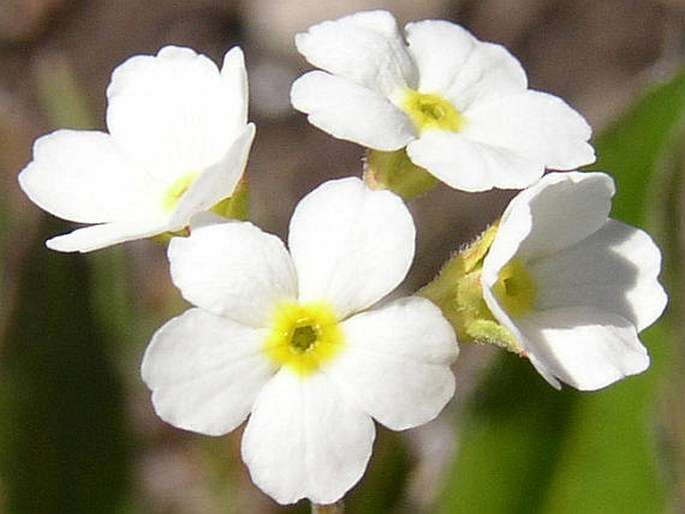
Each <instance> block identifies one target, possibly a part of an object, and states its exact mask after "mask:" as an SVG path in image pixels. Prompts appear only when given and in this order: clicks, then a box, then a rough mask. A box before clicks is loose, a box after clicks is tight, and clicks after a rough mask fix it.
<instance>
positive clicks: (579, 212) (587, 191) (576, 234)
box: [480, 172, 667, 390]
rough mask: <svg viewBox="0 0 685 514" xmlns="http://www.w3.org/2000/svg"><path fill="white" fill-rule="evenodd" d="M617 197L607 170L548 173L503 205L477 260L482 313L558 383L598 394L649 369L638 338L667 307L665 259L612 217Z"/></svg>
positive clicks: (643, 236)
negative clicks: (663, 277) (663, 280)
mask: <svg viewBox="0 0 685 514" xmlns="http://www.w3.org/2000/svg"><path fill="white" fill-rule="evenodd" d="M613 194H614V184H613V181H612V179H611V178H610V177H609V176H608V175H606V174H604V173H579V172H571V173H551V174H549V175H546V176H545V177H544V178H543V179H542V180H541V181H540V182H539V183H537V184H535V185H534V186H532V187H530V188H529V189H527V190H525V191H523V192H521V193H520V194H519V195H518V196H516V197H515V198H514V199H513V200H512V202H511V203H510V204H509V206H508V207H507V209H506V210H505V212H504V215H503V216H502V219H501V222H500V224H499V228H498V229H497V232H496V235H495V237H494V241H493V242H492V246H490V248H489V251H488V253H487V255H486V256H485V258H484V260H483V267H482V272H481V279H480V280H481V284H482V287H483V297H484V299H485V302H486V304H487V307H488V308H489V310H490V312H491V313H492V315H493V316H494V318H495V319H496V320H497V322H499V323H500V324H501V325H502V326H503V327H504V328H505V329H507V330H508V332H509V333H510V334H511V335H512V336H513V341H515V345H517V346H518V348H515V350H516V351H519V352H521V353H522V354H524V355H526V356H527V357H528V358H529V359H530V361H531V363H532V364H533V366H535V368H536V369H537V370H538V372H539V373H540V374H541V375H542V376H543V377H544V378H545V379H546V380H547V381H548V382H549V383H550V384H552V385H553V386H555V387H559V380H561V381H563V382H566V383H567V384H570V385H572V386H573V387H576V388H577V389H581V390H595V389H599V388H602V387H604V386H607V385H609V384H611V383H613V382H615V381H617V380H620V379H622V378H623V377H626V376H629V375H634V374H637V373H641V372H642V371H644V370H645V369H647V367H648V366H649V356H648V354H647V350H646V349H645V348H644V346H643V345H642V344H641V342H640V340H639V338H638V332H640V331H641V330H643V329H644V328H646V327H648V326H649V325H651V324H652V323H653V322H654V321H656V319H657V318H659V316H660V315H661V313H662V312H663V310H664V308H665V306H666V303H667V297H666V293H665V292H664V290H663V288H662V287H661V285H660V284H659V282H658V280H657V277H658V275H659V272H660V269H661V254H660V252H659V249H658V248H657V246H656V245H655V244H654V242H653V241H652V239H651V238H650V237H649V236H648V235H647V234H646V233H645V232H643V231H642V230H639V229H637V228H634V227H631V226H629V225H626V224H624V223H622V222H620V221H617V220H614V219H611V218H609V217H608V216H609V211H610V209H611V197H612V196H613Z"/></svg>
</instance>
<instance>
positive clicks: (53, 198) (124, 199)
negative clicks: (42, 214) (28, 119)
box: [19, 130, 162, 223]
mask: <svg viewBox="0 0 685 514" xmlns="http://www.w3.org/2000/svg"><path fill="white" fill-rule="evenodd" d="M19 185H20V186H21V188H22V189H23V191H24V192H25V193H26V195H27V196H28V197H29V198H30V199H31V200H32V201H33V202H34V203H35V204H36V205H38V206H39V207H40V208H41V209H44V210H46V211H48V212H49V213H51V214H54V215H55V216H59V217H60V218H64V219H67V220H70V221H76V222H79V223H103V222H108V221H124V220H131V219H136V218H146V217H150V216H152V217H155V216H159V214H160V213H159V209H157V208H156V205H155V203H154V202H155V201H156V200H157V198H158V197H159V196H160V195H161V194H162V189H161V188H160V187H159V186H158V185H157V184H156V183H155V182H154V181H152V180H151V179H150V178H149V177H148V176H147V174H146V172H145V170H143V169H142V168H140V167H139V166H138V165H137V164H136V163H134V162H132V161H131V160H130V159H128V157H127V156H126V155H125V154H124V153H122V152H121V150H120V149H119V147H118V146H117V144H116V143H115V142H114V140H113V139H112V137H111V136H110V135H109V134H105V133H104V132H96V131H85V130H83V131H78V130H58V131H56V132H53V133H51V134H48V135H46V136H43V137H40V138H38V139H37V140H36V142H35V144H34V147H33V161H31V162H30V163H29V164H28V166H26V168H24V169H23V170H22V171H21V173H19Z"/></svg>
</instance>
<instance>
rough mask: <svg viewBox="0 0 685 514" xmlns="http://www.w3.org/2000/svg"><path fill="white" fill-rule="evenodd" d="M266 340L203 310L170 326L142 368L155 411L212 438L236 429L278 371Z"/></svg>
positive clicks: (152, 344) (147, 353)
mask: <svg viewBox="0 0 685 514" xmlns="http://www.w3.org/2000/svg"><path fill="white" fill-rule="evenodd" d="M264 337H265V335H264V333H263V331H260V330H254V329H252V328H248V327H245V326H243V325H240V324H238V323H235V322H233V321H231V320H228V319H226V318H221V317H218V316H215V315H213V314H210V313H208V312H206V311H202V310H200V309H191V310H188V311H186V312H185V313H183V314H182V315H181V316H179V317H177V318H173V319H172V320H170V321H168V322H167V323H166V324H165V325H164V326H162V327H161V328H160V329H159V330H158V331H157V332H155V335H154V336H152V341H151V342H150V345H149V346H148V348H147V350H146V351H145V356H144V357H143V363H142V367H141V373H142V377H143V380H144V381H145V383H146V384H147V386H148V387H149V388H150V389H151V390H152V403H153V405H154V407H155V412H157V414H158V415H159V417H160V418H162V419H163V420H164V421H166V422H167V423H170V424H172V425H174V426H175V427H178V428H182V429H185V430H192V431H193V432H199V433H201V434H206V435H222V434H226V433H228V432H230V431H231V430H233V429H234V428H236V427H237V426H238V425H239V424H240V423H242V422H243V421H244V420H245V418H247V415H248V414H249V412H250V410H251V409H252V405H253V404H254V401H255V398H256V397H257V395H258V393H259V391H260V390H261V388H262V386H263V385H264V384H265V383H266V382H267V381H268V380H269V378H270V377H271V376H273V374H274V372H275V369H274V366H273V364H271V363H270V362H269V360H268V359H267V358H265V356H264V354H263V353H262V351H261V348H260V346H261V343H262V340H263V338H264Z"/></svg>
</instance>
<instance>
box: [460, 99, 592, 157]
mask: <svg viewBox="0 0 685 514" xmlns="http://www.w3.org/2000/svg"><path fill="white" fill-rule="evenodd" d="M462 114H463V115H464V117H465V119H466V120H467V122H466V123H465V124H464V129H463V134H464V136H465V137H468V138H470V139H473V140H474V141H478V142H481V143H483V144H487V145H490V146H493V147H497V148H503V149H508V150H511V151H512V152H515V153H517V154H519V155H521V156H524V157H525V158H527V159H530V160H531V161H533V162H536V163H539V164H540V165H541V166H542V167H546V168H551V169H557V170H568V169H573V168H577V167H579V166H583V165H585V164H589V163H591V162H594V160H595V153H594V150H593V148H592V146H590V145H589V144H588V142H587V141H588V139H590V135H591V133H592V130H591V128H590V125H588V123H587V122H586V121H585V119H584V118H583V117H582V116H581V115H580V114H578V113H577V112H576V111H574V110H573V109H572V108H571V107H569V105H568V104H566V103H565V102H564V101H563V100H561V99H560V98H557V97H556V96H553V95H549V94H546V93H539V92H537V91H526V92H523V93H520V94H517V95H507V96H503V97H500V98H497V99H496V100H492V101H487V102H478V103H476V104H474V105H473V106H472V107H471V108H469V109H467V110H466V111H465V112H463V113H462Z"/></svg>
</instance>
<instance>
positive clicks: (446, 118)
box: [400, 89, 464, 133]
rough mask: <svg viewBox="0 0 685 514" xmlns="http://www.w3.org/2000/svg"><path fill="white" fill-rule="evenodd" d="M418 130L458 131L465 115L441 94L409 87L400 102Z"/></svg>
mask: <svg viewBox="0 0 685 514" xmlns="http://www.w3.org/2000/svg"><path fill="white" fill-rule="evenodd" d="M400 108H401V109H402V110H403V111H404V112H405V113H407V116H409V119H411V121H412V122H413V123H414V125H415V126H416V128H417V130H418V131H419V132H420V133H421V132H425V131H427V130H445V131H449V132H457V131H459V129H461V128H462V126H463V123H464V118H463V116H462V115H461V114H460V113H459V111H457V110H456V109H455V108H454V106H453V105H452V104H451V103H450V102H449V101H448V100H446V99H445V98H443V97H442V96H440V95H436V94H431V93H419V92H418V91H414V90H413V89H409V90H408V91H407V92H406V93H405V95H404V97H403V98H402V101H401V103H400Z"/></svg>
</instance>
